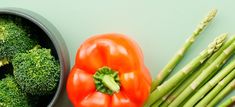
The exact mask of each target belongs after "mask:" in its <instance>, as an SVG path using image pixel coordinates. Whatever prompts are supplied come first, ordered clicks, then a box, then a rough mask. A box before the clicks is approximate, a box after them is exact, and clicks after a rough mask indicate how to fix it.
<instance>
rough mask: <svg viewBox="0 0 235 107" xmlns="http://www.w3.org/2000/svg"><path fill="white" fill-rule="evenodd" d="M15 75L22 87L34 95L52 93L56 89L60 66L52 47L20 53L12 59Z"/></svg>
mask: <svg viewBox="0 0 235 107" xmlns="http://www.w3.org/2000/svg"><path fill="white" fill-rule="evenodd" d="M12 64H13V68H14V72H13V74H14V76H15V79H16V81H17V83H18V84H19V85H20V87H21V89H23V90H24V91H25V92H27V93H30V94H32V95H46V94H51V93H53V91H54V90H55V89H56V87H57V84H58V81H59V74H60V66H59V63H58V61H56V60H55V58H54V57H53V56H52V55H51V50H50V49H45V48H42V49H37V48H35V49H32V50H30V51H28V52H27V53H18V54H16V55H15V56H14V58H13V60H12Z"/></svg>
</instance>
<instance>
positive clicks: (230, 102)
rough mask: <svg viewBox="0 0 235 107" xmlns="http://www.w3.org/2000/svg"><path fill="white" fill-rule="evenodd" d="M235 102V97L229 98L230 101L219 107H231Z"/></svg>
mask: <svg viewBox="0 0 235 107" xmlns="http://www.w3.org/2000/svg"><path fill="white" fill-rule="evenodd" d="M234 102H235V96H233V97H231V98H229V99H228V100H226V101H225V102H223V103H222V104H220V105H219V107H231V106H232V104H233V103H234Z"/></svg>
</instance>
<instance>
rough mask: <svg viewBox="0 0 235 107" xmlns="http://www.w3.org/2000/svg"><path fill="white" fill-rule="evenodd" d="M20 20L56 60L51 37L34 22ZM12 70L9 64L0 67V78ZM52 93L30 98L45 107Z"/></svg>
mask: <svg viewBox="0 0 235 107" xmlns="http://www.w3.org/2000/svg"><path fill="white" fill-rule="evenodd" d="M0 15H10V16H14V17H19V16H16V15H11V14H6V13H3V14H2V13H0ZM21 18H22V17H21ZM22 20H23V24H24V25H25V26H29V27H30V31H31V32H30V33H31V38H32V39H35V40H37V41H38V44H39V45H41V46H42V47H44V48H47V49H51V52H52V55H53V56H54V57H55V58H56V59H57V60H58V55H57V52H56V49H55V46H54V45H53V42H52V41H51V39H50V38H49V37H48V36H47V35H46V33H45V32H44V31H43V30H42V29H41V28H40V27H38V26H37V25H36V24H34V23H33V22H31V21H30V20H28V19H25V18H22ZM12 72H13V67H12V65H11V64H8V65H6V66H3V67H1V68H0V73H1V74H0V79H2V78H4V77H5V74H7V73H12ZM54 94H55V93H53V94H51V95H47V96H40V97H35V96H30V98H32V100H37V101H34V102H38V103H35V106H36V107H46V106H47V105H49V103H50V102H51V100H52V99H53V96H54Z"/></svg>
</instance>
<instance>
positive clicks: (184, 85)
mask: <svg viewBox="0 0 235 107" xmlns="http://www.w3.org/2000/svg"><path fill="white" fill-rule="evenodd" d="M233 41H235V36H234V37H233V38H231V39H229V40H228V41H226V42H225V43H224V45H223V46H222V47H221V48H220V49H219V50H218V51H217V52H216V53H214V54H213V55H212V56H211V57H210V58H209V59H208V60H207V61H206V63H205V64H203V66H202V67H200V68H199V70H196V71H195V72H193V74H191V75H190V76H189V77H188V78H187V79H186V80H185V81H184V82H182V83H181V84H180V85H179V86H177V88H176V89H175V90H174V91H173V93H172V94H170V95H169V96H168V97H167V99H166V101H165V100H164V102H163V101H162V102H163V103H162V104H161V106H162V107H166V106H168V105H169V104H170V103H171V102H172V101H173V100H174V99H175V98H176V97H177V96H178V95H180V94H181V93H182V91H183V90H184V89H185V88H187V87H188V86H189V85H190V84H191V83H192V82H193V81H194V80H195V79H196V78H197V77H198V76H199V75H200V74H201V73H202V71H203V70H204V69H206V68H207V67H208V66H209V65H210V64H211V63H212V62H213V61H214V60H216V58H217V57H218V56H219V55H220V54H221V53H222V52H223V51H224V50H225V49H226V48H227V47H228V46H230V45H231V44H232V42H233ZM225 60H226V59H224V62H226V61H225ZM221 66H222V65H221ZM217 70H218V69H217ZM162 100H163V99H162Z"/></svg>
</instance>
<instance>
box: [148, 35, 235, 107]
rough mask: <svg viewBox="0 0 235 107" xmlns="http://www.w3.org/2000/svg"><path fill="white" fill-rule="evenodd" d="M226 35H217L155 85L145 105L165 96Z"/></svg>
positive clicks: (203, 59) (205, 57) (216, 48)
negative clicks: (179, 67)
mask: <svg viewBox="0 0 235 107" xmlns="http://www.w3.org/2000/svg"><path fill="white" fill-rule="evenodd" d="M226 37H227V35H220V36H219V37H217V38H216V39H215V40H214V41H213V42H212V43H211V44H209V46H208V48H206V49H205V50H203V51H202V52H201V53H200V55H199V56H197V57H196V58H194V59H193V60H192V61H190V62H189V63H188V64H187V65H186V66H185V67H183V68H182V69H181V70H180V71H179V72H178V73H176V74H175V75H174V76H173V77H172V78H170V79H169V80H168V81H166V82H164V83H163V84H162V85H160V86H159V87H157V89H155V90H154V91H153V92H152V93H151V94H150V96H149V98H148V100H147V102H146V103H145V107H149V106H151V105H152V104H153V103H154V102H155V101H157V100H159V99H160V98H161V97H163V96H165V95H166V94H167V93H168V92H169V91H170V90H171V89H173V88H174V87H175V86H176V85H177V84H179V83H180V82H182V81H183V80H184V79H185V78H186V77H187V76H188V75H189V74H190V73H191V72H192V71H194V70H195V69H196V68H197V67H198V66H200V65H201V64H203V62H204V61H205V60H207V59H208V58H209V57H210V56H211V55H212V54H213V53H214V52H216V51H217V50H218V49H219V48H220V47H221V46H222V44H223V42H224V40H225V38H226ZM232 46H233V45H232ZM234 47H235V46H234ZM227 51H229V50H227ZM227 51H226V52H227Z"/></svg>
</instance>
